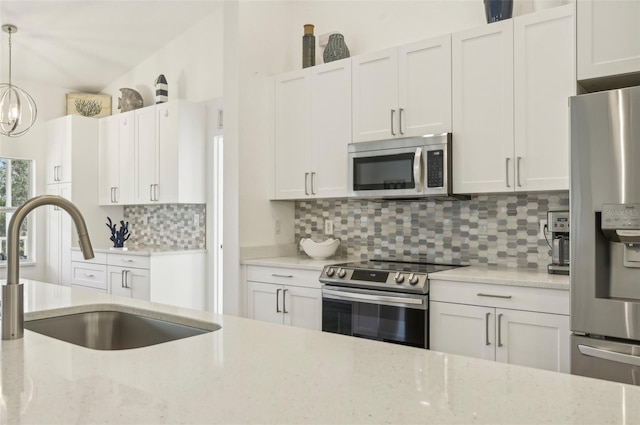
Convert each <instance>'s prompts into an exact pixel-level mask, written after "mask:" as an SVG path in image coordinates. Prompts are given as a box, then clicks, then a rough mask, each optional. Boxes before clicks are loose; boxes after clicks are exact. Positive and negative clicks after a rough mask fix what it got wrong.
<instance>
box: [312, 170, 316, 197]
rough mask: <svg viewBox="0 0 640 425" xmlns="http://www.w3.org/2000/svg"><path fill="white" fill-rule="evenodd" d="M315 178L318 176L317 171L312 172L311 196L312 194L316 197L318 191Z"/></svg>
mask: <svg viewBox="0 0 640 425" xmlns="http://www.w3.org/2000/svg"><path fill="white" fill-rule="evenodd" d="M315 176H316V172H315V171H312V172H311V194H312V195H315V194H316V189H315V182H316V179H315Z"/></svg>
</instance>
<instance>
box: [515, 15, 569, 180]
mask: <svg viewBox="0 0 640 425" xmlns="http://www.w3.org/2000/svg"><path fill="white" fill-rule="evenodd" d="M574 8H575V6H574V5H572V4H571V5H567V6H563V7H557V8H553V9H546V10H543V11H541V12H539V13H534V14H529V15H524V16H521V17H518V18H516V19H515V20H514V70H515V86H514V88H515V103H514V105H515V159H514V165H515V167H516V170H515V171H516V173H515V181H514V185H515V190H516V191H537V190H568V189H569V104H568V98H569V97H570V96H575V94H576V72H575V18H574V16H575V14H574Z"/></svg>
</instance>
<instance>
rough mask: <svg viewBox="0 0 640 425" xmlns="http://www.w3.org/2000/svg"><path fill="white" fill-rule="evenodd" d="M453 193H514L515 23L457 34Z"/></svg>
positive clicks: (502, 23)
mask: <svg viewBox="0 0 640 425" xmlns="http://www.w3.org/2000/svg"><path fill="white" fill-rule="evenodd" d="M452 55H453V58H452V64H453V70H452V78H453V83H452V84H453V191H454V192H455V193H478V192H509V191H513V20H512V19H508V20H504V21H500V22H495V23H492V24H490V25H485V26H482V27H479V28H474V29H471V30H468V31H463V32H459V33H455V34H453V35H452Z"/></svg>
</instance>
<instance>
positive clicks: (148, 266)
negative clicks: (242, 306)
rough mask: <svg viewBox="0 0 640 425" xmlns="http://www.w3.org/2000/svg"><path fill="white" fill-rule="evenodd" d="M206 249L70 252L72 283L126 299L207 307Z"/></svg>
mask: <svg viewBox="0 0 640 425" xmlns="http://www.w3.org/2000/svg"><path fill="white" fill-rule="evenodd" d="M206 255H207V254H206V252H205V251H204V250H203V251H178V252H158V253H153V254H148V253H147V254H146V255H141V254H140V253H137V254H132V253H119V252H118V253H116V252H114V253H111V252H109V253H100V252H97V253H96V257H95V258H93V259H91V260H85V259H84V258H83V257H82V253H81V252H80V251H79V250H77V249H76V250H73V251H72V252H71V260H72V262H71V274H72V276H71V285H72V286H73V287H76V288H82V289H89V290H94V291H99V292H102V293H107V294H112V295H117V296H121V297H127V298H136V299H141V300H147V301H152V302H157V303H163V304H170V305H175V306H178V307H186V308H194V309H199V310H205V309H206V308H207V305H206V301H205V300H206V288H205V282H206Z"/></svg>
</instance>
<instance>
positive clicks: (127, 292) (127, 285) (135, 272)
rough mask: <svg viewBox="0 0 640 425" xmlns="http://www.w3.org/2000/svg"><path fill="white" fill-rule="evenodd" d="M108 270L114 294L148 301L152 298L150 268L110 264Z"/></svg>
mask: <svg viewBox="0 0 640 425" xmlns="http://www.w3.org/2000/svg"><path fill="white" fill-rule="evenodd" d="M107 270H108V271H107V274H108V276H109V288H111V294H112V295H118V296H122V297H128V298H136V299H139V300H146V301H148V300H149V299H150V294H151V284H150V283H151V282H150V276H149V270H147V269H136V268H125V267H115V266H109V267H108V269H107Z"/></svg>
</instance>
